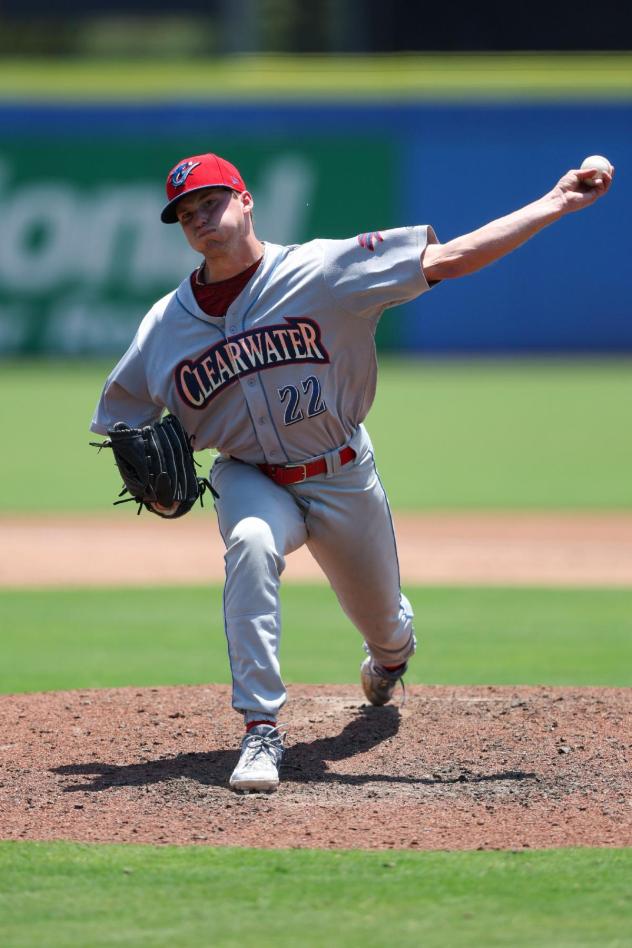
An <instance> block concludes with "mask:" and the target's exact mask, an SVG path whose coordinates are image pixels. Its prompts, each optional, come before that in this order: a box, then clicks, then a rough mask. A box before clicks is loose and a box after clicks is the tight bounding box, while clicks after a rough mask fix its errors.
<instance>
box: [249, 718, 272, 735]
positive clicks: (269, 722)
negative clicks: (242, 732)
mask: <svg viewBox="0 0 632 948" xmlns="http://www.w3.org/2000/svg"><path fill="white" fill-rule="evenodd" d="M259 724H269V725H270V727H276V721H271V720H270V719H269V718H263V719H262V720H261V721H248V724H247V725H246V734H248V733H249V732H250V731H252V729H253V727H257V725H259Z"/></svg>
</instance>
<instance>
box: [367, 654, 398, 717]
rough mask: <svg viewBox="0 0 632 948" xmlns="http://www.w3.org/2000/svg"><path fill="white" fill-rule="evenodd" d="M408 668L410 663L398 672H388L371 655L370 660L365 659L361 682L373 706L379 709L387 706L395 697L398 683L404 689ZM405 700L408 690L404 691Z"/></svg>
mask: <svg viewBox="0 0 632 948" xmlns="http://www.w3.org/2000/svg"><path fill="white" fill-rule="evenodd" d="M407 668H408V663H407V662H406V663H404V665H402V667H401V668H398V669H397V671H388V670H387V669H386V668H383V667H382V665H379V664H378V663H377V662H376V661H375V659H374V658H371V656H370V655H369V657H368V658H365V659H364V661H363V662H362V665H361V666H360V681H361V682H362V690H363V691H364V694H365V695H366V697H367V698H368V700H369V701H370V702H371V704H374V705H376V706H377V707H380V706H381V705H383V704H387V703H388V702H389V701H390V700H391V698H392V697H393V694H394V692H395V688H396V687H397V682H398V681H401V682H402V689H404V682H403V681H402V675H403V674H404V672H405V671H406V669H407ZM405 699H406V690H405V689H404V700H405ZM402 703H403V702H402Z"/></svg>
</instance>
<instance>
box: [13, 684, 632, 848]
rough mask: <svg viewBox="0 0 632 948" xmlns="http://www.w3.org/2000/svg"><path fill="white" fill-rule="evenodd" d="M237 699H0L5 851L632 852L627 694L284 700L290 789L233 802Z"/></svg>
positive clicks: (350, 695) (429, 692)
mask: <svg viewBox="0 0 632 948" xmlns="http://www.w3.org/2000/svg"><path fill="white" fill-rule="evenodd" d="M229 701H230V695H229V691H228V688H226V687H222V686H220V687H215V686H213V687H187V688H152V689H142V690H141V689H133V688H123V689H110V690H104V691H85V692H84V691H82V692H78V691H68V692H51V693H42V694H22V695H3V696H1V697H0V726H1V728H2V734H3V736H4V737H3V743H2V745H0V767H1V769H2V776H1V780H0V836H2V838H5V839H68V840H80V841H99V842H111V841H115V842H145V843H177V844H188V843H200V844H207V845H230V846H268V847H299V846H301V847H302V846H304V847H325V848H348V847H359V848H366V849H391V848H419V849H490V848H494V849H495V848H498V849H522V848H524V847H551V846H578V845H580V846H583V845H585V846H629V845H632V790H631V784H630V775H631V773H630V772H631V769H632V768H631V764H632V737H631V734H632V728H631V726H630V725H631V724H632V692H631V691H629V690H625V689H592V688H584V689H581V690H578V689H568V688H513V687H511V688H507V687H502V688H501V687H476V688H473V687H458V688H457V687H449V688H448V687H423V686H419V687H413V688H411V689H409V694H408V700H407V703H406V705H405V706H404V707H403V708H398V707H396V706H390V705H389V706H387V707H384V708H372V707H367V706H365V705H363V704H362V701H361V695H360V693H359V687H357V686H351V685H345V686H335V687H323V686H321V687H317V686H309V687H306V686H301V687H298V686H297V687H293V688H290V702H289V704H288V707H287V713H286V715H285V720H286V721H287V734H288V737H287V747H288V749H287V752H286V756H285V760H284V766H283V770H282V777H283V781H282V784H281V787H280V789H279V791H278V792H277V793H275V794H273V795H257V794H251V795H248V796H237V795H235V794H234V793H232V792H231V791H230V790H229V789H228V788H227V781H228V777H229V775H230V772H231V770H232V767H233V766H234V764H235V762H236V759H237V752H236V748H237V746H238V742H239V738H240V736H241V722H240V719H239V717H238V716H237V715H236V714H235V713H234V712H232V711H231V710H230V709H229Z"/></svg>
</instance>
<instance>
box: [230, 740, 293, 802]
mask: <svg viewBox="0 0 632 948" xmlns="http://www.w3.org/2000/svg"><path fill="white" fill-rule="evenodd" d="M283 737H284V735H282V734H280V733H279V729H278V728H277V727H274V726H273V725H272V724H257V725H256V727H253V728H252V730H250V731H249V732H248V733H247V734H246V736H245V737H244V739H243V741H242V742H241V754H240V757H239V763H238V764H237V766H236V767H235V769H234V770H233V772H232V775H231V778H230V781H229V786H230V788H231V790H276V788H277V787H278V786H279V767H280V766H281V758H282V757H283Z"/></svg>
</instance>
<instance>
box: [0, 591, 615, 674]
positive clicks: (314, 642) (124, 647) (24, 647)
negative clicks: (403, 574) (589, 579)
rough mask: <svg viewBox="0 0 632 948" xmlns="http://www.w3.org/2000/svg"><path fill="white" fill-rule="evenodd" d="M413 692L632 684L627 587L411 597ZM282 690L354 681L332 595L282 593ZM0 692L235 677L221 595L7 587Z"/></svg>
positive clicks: (350, 649) (0, 597)
mask: <svg viewBox="0 0 632 948" xmlns="http://www.w3.org/2000/svg"><path fill="white" fill-rule="evenodd" d="M407 592H408V593H409V595H410V596H411V599H412V601H413V604H414V606H415V609H416V613H417V621H416V627H417V633H418V636H419V638H420V649H419V654H418V656H417V658H416V659H415V661H414V662H413V663H412V665H411V669H410V673H409V675H408V676H407V681H409V682H410V683H421V682H425V683H445V684H508V685H510V684H558V685H560V684H566V685H618V686H629V685H632V590H594V589H590V590H588V589H574V590H570V589H569V590H558V589H477V588H471V589H469V588H418V589H409V588H407ZM283 610H284V611H283V623H284V626H283V628H284V631H283V642H282V662H283V671H284V675H285V678H286V681H288V682H290V683H291V682H311V683H319V682H334V683H345V682H356V681H357V675H358V667H359V662H360V659H361V657H362V652H361V648H360V644H361V640H360V637H359V636H358V633H357V632H356V631H355V630H354V629H353V627H352V626H351V625H350V623H349V622H348V620H347V619H346V618H345V617H344V616H343V614H342V612H341V610H340V608H339V606H338V604H337V602H336V601H335V599H334V596H333V594H332V593H331V591H329V590H328V589H325V588H324V587H319V586H304V587H301V586H294V585H289V586H286V587H285V588H284V591H283ZM0 628H2V629H3V630H4V631H3V634H2V654H3V661H2V663H1V664H0V691H1V692H18V691H40V690H56V689H65V688H102V687H109V686H122V685H137V686H143V685H164V684H200V683H204V682H228V681H229V666H228V659H227V655H226V645H225V638H224V632H223V627H222V606H221V590H220V588H219V587H211V588H209V589H202V588H190V589H184V588H174V589H170V588H156V589H117V590H107V589H95V590H81V591H72V590H59V591H33V590H27V591H2V592H0Z"/></svg>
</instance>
